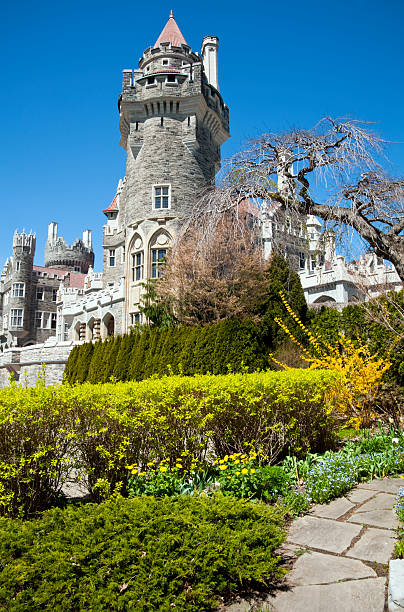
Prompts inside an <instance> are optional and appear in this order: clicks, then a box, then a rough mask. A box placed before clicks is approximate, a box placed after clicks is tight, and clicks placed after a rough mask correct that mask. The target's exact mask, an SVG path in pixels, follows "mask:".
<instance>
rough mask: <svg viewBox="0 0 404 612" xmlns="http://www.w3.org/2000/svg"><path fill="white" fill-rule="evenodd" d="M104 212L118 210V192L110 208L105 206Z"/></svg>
mask: <svg viewBox="0 0 404 612" xmlns="http://www.w3.org/2000/svg"><path fill="white" fill-rule="evenodd" d="M102 212H103V213H107V212H118V194H116V196H115V197H114V199H113V200H112V202H111V204H110V205H109V206H108V208H104V209H103V211H102Z"/></svg>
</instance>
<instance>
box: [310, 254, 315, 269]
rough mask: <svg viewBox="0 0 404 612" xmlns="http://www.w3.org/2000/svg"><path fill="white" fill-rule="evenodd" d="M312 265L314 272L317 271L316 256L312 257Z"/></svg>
mask: <svg viewBox="0 0 404 612" xmlns="http://www.w3.org/2000/svg"><path fill="white" fill-rule="evenodd" d="M310 265H311V269H312V270H315V269H316V256H315V255H312V256H311V260H310Z"/></svg>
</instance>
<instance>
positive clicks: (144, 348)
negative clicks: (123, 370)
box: [128, 327, 151, 380]
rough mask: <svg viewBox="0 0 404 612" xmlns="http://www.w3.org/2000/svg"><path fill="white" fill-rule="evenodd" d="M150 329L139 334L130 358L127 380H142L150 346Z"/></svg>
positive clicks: (145, 329) (147, 328)
mask: <svg viewBox="0 0 404 612" xmlns="http://www.w3.org/2000/svg"><path fill="white" fill-rule="evenodd" d="M150 332H151V330H150V328H149V327H145V328H144V329H142V331H141V333H140V338H139V340H138V341H137V342H136V343H135V345H134V347H133V349H132V352H131V356H130V364H129V370H128V377H129V380H142V379H143V373H144V361H145V359H147V353H148V349H149V344H150Z"/></svg>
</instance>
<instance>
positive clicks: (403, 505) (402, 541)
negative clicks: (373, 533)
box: [395, 487, 404, 559]
mask: <svg viewBox="0 0 404 612" xmlns="http://www.w3.org/2000/svg"><path fill="white" fill-rule="evenodd" d="M395 510H396V513H397V516H398V520H399V521H400V523H401V525H400V527H399V528H398V537H399V540H398V542H397V543H396V547H395V553H396V555H397V557H399V558H401V559H404V487H400V488H399V490H398V494H397V503H396V505H395Z"/></svg>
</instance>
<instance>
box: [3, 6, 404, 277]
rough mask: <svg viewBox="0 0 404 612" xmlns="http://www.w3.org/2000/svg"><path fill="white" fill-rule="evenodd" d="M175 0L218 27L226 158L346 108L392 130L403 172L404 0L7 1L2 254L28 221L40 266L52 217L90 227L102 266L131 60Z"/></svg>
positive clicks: (190, 18)
mask: <svg viewBox="0 0 404 612" xmlns="http://www.w3.org/2000/svg"><path fill="white" fill-rule="evenodd" d="M171 8H172V9H173V10H174V15H175V18H176V21H177V23H178V25H179V27H180V28H181V30H182V33H183V35H184V37H185V39H186V40H187V42H188V43H189V44H190V45H191V46H192V48H193V49H194V50H196V51H198V50H199V49H200V44H201V41H202V38H203V36H205V35H207V34H212V35H216V36H219V38H220V50H219V82H220V89H221V93H222V94H223V97H224V100H225V102H226V103H227V104H228V106H229V107H230V127H231V135H232V137H231V139H230V140H229V141H228V142H227V143H226V144H225V145H224V146H223V149H222V153H223V157H228V156H230V155H232V154H233V153H235V152H236V151H237V150H238V149H239V148H240V147H241V146H242V143H243V142H244V141H245V140H246V139H247V138H249V137H252V136H256V135H258V134H259V133H261V132H263V131H268V130H271V131H273V130H279V129H280V130H284V129H287V128H290V127H311V126H312V125H313V124H315V123H316V122H317V121H318V120H319V119H320V118H321V117H323V116H324V115H332V116H342V115H349V116H351V117H354V118H357V119H363V120H367V121H372V122H374V126H373V128H374V129H375V130H376V131H378V132H379V133H380V134H381V135H382V136H383V137H384V138H385V139H387V140H389V141H392V142H393V144H392V145H391V147H389V158H390V161H391V167H390V172H391V173H392V174H396V175H404V122H403V99H404V81H403V55H404V53H403V51H404V50H403V40H404V37H403V24H404V2H403V1H402V0H385V1H384V2H380V1H379V2H375V1H374V0H367V1H366V2H365V1H363V0H350V1H347V0H340V2H339V3H335V4H331V3H326V2H323V1H321V2H320V1H318V0H306V2H298V1H297V0H289V2H287V3H275V2H259V1H258V2H255V3H252V4H251V5H248V4H247V3H245V2H243V3H239V2H237V1H234V2H227V1H225V2H215V3H212V2H207V3H192V6H191V5H190V3H189V2H184V1H177V2H176V3H175V4H172V3H171V4H167V3H163V2H160V1H159V0H155V1H154V2H152V3H136V2H127V1H126V0H121V2H119V3H112V2H110V1H108V2H107V1H105V0H98V1H97V2H95V1H93V0H91V1H86V0H83V1H82V2H76V1H74V0H73V1H71V2H70V3H63V2H62V3H58V4H56V3H54V2H52V3H51V2H49V1H48V0H43V2H42V3H37V2H27V1H26V0H22V1H21V2H19V3H11V2H10V0H9V1H8V2H7V4H3V6H2V15H1V23H0V67H1V86H0V117H1V149H0V151H1V152H0V156H1V157H0V184H1V204H2V211H3V213H2V223H1V226H0V263H1V265H3V263H4V261H5V259H6V257H7V256H8V255H9V254H11V244H12V234H13V232H14V230H15V229H16V228H19V229H20V230H22V228H23V227H24V228H25V229H26V230H29V229H31V228H32V229H33V231H35V232H36V234H37V256H36V263H37V264H39V265H43V249H44V244H45V239H46V233H47V225H48V223H49V222H50V221H58V223H59V234H61V235H63V236H64V237H65V239H66V240H67V241H68V242H72V241H73V240H74V239H75V238H76V237H78V236H80V235H81V233H82V230H83V229H85V228H90V229H92V230H93V236H94V246H95V251H96V266H95V267H96V269H97V270H100V269H101V266H102V263H101V262H102V257H101V238H102V224H103V222H104V219H105V217H104V215H103V214H102V212H101V211H102V209H103V208H105V207H106V206H107V205H108V204H109V203H110V202H111V200H112V198H113V196H114V193H115V188H116V184H117V182H118V179H119V178H120V177H121V176H123V175H124V174H125V156H124V152H123V150H122V149H121V148H120V147H119V127H118V120H119V116H118V111H117V99H118V96H119V93H120V88H121V79H122V70H123V69H124V68H134V67H136V66H137V62H138V59H139V57H140V55H141V54H142V52H143V50H144V49H145V48H146V47H148V46H149V45H150V44H153V43H154V42H155V40H156V38H157V36H158V35H159V33H160V31H161V30H162V28H163V26H164V25H165V23H166V21H167V18H168V15H169V11H170V9H171Z"/></svg>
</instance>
